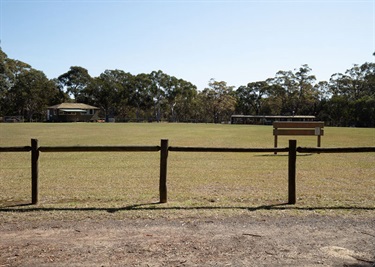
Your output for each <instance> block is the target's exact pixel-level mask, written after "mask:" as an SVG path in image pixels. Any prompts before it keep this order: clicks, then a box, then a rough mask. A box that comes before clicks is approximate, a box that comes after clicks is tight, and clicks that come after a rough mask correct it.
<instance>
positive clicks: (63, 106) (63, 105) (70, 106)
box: [48, 103, 99, 109]
mask: <svg viewBox="0 0 375 267" xmlns="http://www.w3.org/2000/svg"><path fill="white" fill-rule="evenodd" d="M48 108H49V109H99V108H97V107H94V106H90V105H87V104H83V103H61V104H57V105H54V106H50V107H48Z"/></svg>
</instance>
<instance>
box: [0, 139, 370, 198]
mask: <svg viewBox="0 0 375 267" xmlns="http://www.w3.org/2000/svg"><path fill="white" fill-rule="evenodd" d="M158 151H160V183H159V196H160V203H166V202H167V200H168V198H167V163H168V154H169V151H171V152H218V153H227V152H231V153H270V152H271V153H272V152H273V153H277V152H287V153H288V204H295V203H296V162H297V153H362V152H375V147H341V148H321V147H310V148H309V147H297V141H296V140H289V147H286V148H277V147H274V148H227V147H177V146H176V147H175V146H169V145H168V140H167V139H162V140H161V143H160V146H39V144H38V140H37V139H31V146H18V147H0V153H1V152H31V204H38V202H39V156H40V152H42V153H48V152H158Z"/></svg>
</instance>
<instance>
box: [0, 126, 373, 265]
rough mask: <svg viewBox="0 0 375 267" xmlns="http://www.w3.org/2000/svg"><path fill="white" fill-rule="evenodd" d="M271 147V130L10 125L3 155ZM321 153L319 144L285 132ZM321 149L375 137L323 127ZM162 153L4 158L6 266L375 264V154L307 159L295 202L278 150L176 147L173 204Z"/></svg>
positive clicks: (0, 224)
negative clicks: (163, 199)
mask: <svg viewBox="0 0 375 267" xmlns="http://www.w3.org/2000/svg"><path fill="white" fill-rule="evenodd" d="M31 138H37V139H38V140H39V145H40V146H54V145H152V146H154V145H160V139H168V140H169V145H170V146H204V147H272V146H273V136H272V127H270V126H249V125H213V124H168V123H161V124H156V123H152V124H90V123H72V124H0V146H25V145H30V139H31ZM289 139H297V140H298V145H299V146H311V147H315V146H316V138H315V137H279V147H286V146H287V145H288V140H289ZM322 146H323V147H350V146H375V129H359V128H330V127H326V128H325V136H323V137H322ZM159 160H160V158H159V152H116V153H110V152H104V153H99V152H81V153H43V152H41V155H40V167H39V168H40V169H39V175H40V185H39V186H40V204H39V205H38V206H31V205H27V204H28V203H30V153H26V152H22V153H21V152H18V153H1V154H0V162H1V168H0V184H1V189H2V190H1V195H0V236H2V239H1V240H2V241H0V249H1V251H3V253H2V255H1V256H0V266H51V265H54V266H62V265H68V266H69V265H70V266H71V265H74V266H91V265H92V264H99V265H102V266H114V265H117V266H228V265H230V266H265V265H267V266H269V265H272V264H274V263H278V265H280V266H371V265H372V262H373V261H374V259H375V257H374V256H375V255H374V253H373V252H374V251H375V241H374V238H375V232H374V230H373V229H375V219H374V218H375V194H374V192H375V175H374V173H375V164H374V163H375V153H355V154H298V157H297V204H296V205H286V204H285V203H286V202H287V179H288V178H287V171H288V170H287V168H288V157H287V156H286V154H283V153H279V154H278V155H273V154H272V153H225V154H224V153H202V152H198V153H193V152H189V153H188V152H169V158H168V203H166V204H158V203H157V202H158V200H159V195H158V194H159V191H158V190H159Z"/></svg>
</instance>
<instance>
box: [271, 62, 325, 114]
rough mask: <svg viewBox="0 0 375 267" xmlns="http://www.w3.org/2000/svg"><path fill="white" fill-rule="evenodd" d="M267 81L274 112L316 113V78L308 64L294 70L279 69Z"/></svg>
mask: <svg viewBox="0 0 375 267" xmlns="http://www.w3.org/2000/svg"><path fill="white" fill-rule="evenodd" d="M267 82H268V83H269V84H270V85H271V87H269V91H270V98H269V101H270V105H271V106H272V107H273V111H274V112H275V114H280V115H293V114H304V115H313V114H314V113H316V109H315V108H316V104H317V102H318V101H319V91H318V90H317V87H316V86H315V85H316V78H315V76H314V75H311V69H310V68H309V66H308V65H302V66H301V67H300V68H299V69H298V70H296V71H295V72H293V71H279V72H277V73H276V75H275V77H274V78H272V79H268V80H267Z"/></svg>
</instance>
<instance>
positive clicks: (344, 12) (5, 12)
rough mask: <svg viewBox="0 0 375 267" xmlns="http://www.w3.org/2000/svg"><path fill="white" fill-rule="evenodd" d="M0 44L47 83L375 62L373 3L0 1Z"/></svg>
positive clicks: (203, 81)
mask: <svg viewBox="0 0 375 267" xmlns="http://www.w3.org/2000/svg"><path fill="white" fill-rule="evenodd" d="M0 40H1V43H0V46H1V48H2V50H3V52H5V53H6V54H7V55H8V57H9V58H12V59H17V60H21V61H23V62H26V63H28V64H30V65H31V66H32V67H33V68H35V69H38V70H41V71H43V72H44V73H45V74H46V76H47V77H48V78H50V79H52V78H57V77H58V76H59V75H61V74H63V73H65V72H67V71H68V70H69V69H70V67H71V66H80V67H83V68H86V69H87V70H88V72H89V74H90V75H91V76H92V77H97V76H99V75H100V74H101V73H103V72H104V71H105V70H107V69H108V70H115V69H119V70H123V71H125V72H130V73H131V74H133V75H137V74H139V73H150V72H152V71H157V70H161V71H163V72H164V73H166V74H168V75H171V76H175V77H177V78H180V79H184V80H186V81H189V82H191V83H193V84H194V85H196V86H197V88H198V90H203V89H204V88H206V87H208V82H209V80H210V79H212V78H213V79H215V80H216V81H225V82H227V85H229V86H234V87H235V88H237V87H239V86H241V85H247V84H248V83H249V82H256V81H263V80H266V79H267V78H272V77H275V74H276V73H277V72H278V71H280V70H283V71H289V70H291V71H294V70H296V69H298V68H299V67H301V66H302V65H303V64H307V65H308V66H309V67H310V68H311V69H312V74H313V75H315V76H316V78H317V81H323V80H325V81H328V80H329V78H330V77H331V75H332V74H334V73H344V72H345V71H346V70H347V69H350V68H352V67H353V65H354V64H363V63H365V62H374V60H375V56H373V53H374V52H375V0H363V1H361V0H354V1H347V0H341V1H336V0H315V1H314V0H306V1H298V0H295V1H293V0H278V1H277V0H274V1H267V0H263V1H251V0H247V1H246V0H242V1H240V0H233V1H229V0H227V1H226V0H222V1H219V0H174V1H167V0H148V1H146V0H145V1H143V0H138V1H134V0H133V1H131V0H107V1H104V0H45V1H43V0H22V1H21V0H0Z"/></svg>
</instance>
